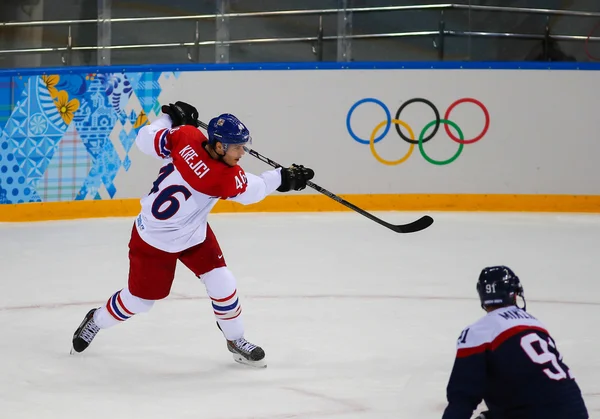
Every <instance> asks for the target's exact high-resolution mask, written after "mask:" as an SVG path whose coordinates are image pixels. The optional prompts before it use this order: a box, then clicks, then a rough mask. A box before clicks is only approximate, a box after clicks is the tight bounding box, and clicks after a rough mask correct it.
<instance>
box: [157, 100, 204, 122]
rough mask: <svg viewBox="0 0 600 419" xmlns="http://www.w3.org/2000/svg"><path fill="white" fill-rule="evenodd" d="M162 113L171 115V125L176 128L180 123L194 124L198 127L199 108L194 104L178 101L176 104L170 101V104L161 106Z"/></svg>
mask: <svg viewBox="0 0 600 419" xmlns="http://www.w3.org/2000/svg"><path fill="white" fill-rule="evenodd" d="M161 110H162V113H165V114H167V115H169V116H170V117H171V121H172V124H171V127H172V128H175V127H178V126H180V125H192V126H194V127H196V128H198V126H199V123H198V110H197V109H196V108H195V107H193V106H192V105H190V104H188V103H185V102H181V101H177V102H175V104H172V103H169V105H163V106H162V107H161Z"/></svg>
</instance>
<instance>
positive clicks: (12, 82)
mask: <svg viewBox="0 0 600 419" xmlns="http://www.w3.org/2000/svg"><path fill="white" fill-rule="evenodd" d="M178 76H179V73H177V72H165V73H160V72H143V73H111V74H77V73H70V74H60V75H40V76H30V77H0V204H11V203H12V204H16V203H23V202H53V201H71V200H84V199H112V198H114V197H115V194H116V193H117V186H116V185H115V178H117V176H118V175H119V173H123V172H127V171H129V170H130V168H131V166H132V164H133V163H132V160H131V159H130V157H129V152H130V151H131V148H132V146H133V144H134V142H135V137H136V135H137V133H138V131H139V130H140V128H141V127H143V126H144V125H146V124H147V123H148V118H149V117H153V116H156V115H158V114H159V113H160V102H159V99H158V98H159V95H160V94H161V92H162V88H161V82H163V83H164V82H165V81H166V80H169V79H170V78H172V77H175V78H177V77H178Z"/></svg>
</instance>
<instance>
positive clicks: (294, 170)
mask: <svg viewBox="0 0 600 419" xmlns="http://www.w3.org/2000/svg"><path fill="white" fill-rule="evenodd" d="M313 177H315V172H314V171H313V170H312V169H309V168H308V167H304V166H302V165H297V164H292V165H291V166H290V167H285V168H283V169H281V185H280V186H279V188H277V190H278V191H279V192H288V191H291V190H294V191H301V190H302V189H304V188H306V182H308V181H309V180H311V179H312V178H313Z"/></svg>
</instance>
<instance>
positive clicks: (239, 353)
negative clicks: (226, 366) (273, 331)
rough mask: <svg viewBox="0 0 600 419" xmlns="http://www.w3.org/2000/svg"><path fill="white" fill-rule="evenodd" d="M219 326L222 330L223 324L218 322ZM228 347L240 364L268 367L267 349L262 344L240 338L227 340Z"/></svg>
mask: <svg viewBox="0 0 600 419" xmlns="http://www.w3.org/2000/svg"><path fill="white" fill-rule="evenodd" d="M217 327H218V328H219V330H220V331H221V332H223V329H221V325H220V324H219V322H217ZM227 349H228V350H229V352H231V353H232V354H233V360H234V361H235V362H239V363H240V364H244V365H250V366H252V367H256V368H266V367H267V363H266V362H265V351H263V349H262V348H261V347H260V346H257V345H254V344H252V343H250V342H248V341H247V340H246V339H244V338H243V337H242V338H239V339H236V340H228V341H227Z"/></svg>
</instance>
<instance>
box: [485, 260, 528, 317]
mask: <svg viewBox="0 0 600 419" xmlns="http://www.w3.org/2000/svg"><path fill="white" fill-rule="evenodd" d="M476 289H477V293H478V294H479V300H480V302H481V307H482V308H483V309H484V310H487V309H488V308H498V307H505V306H511V305H514V306H517V307H519V305H518V302H517V298H518V297H521V299H522V300H523V307H522V308H523V310H525V309H526V307H527V303H526V301H525V294H524V291H523V286H522V285H521V281H520V280H519V277H518V276H517V275H515V273H514V272H513V271H512V270H511V269H510V268H509V267H507V266H503V265H501V266H491V267H487V268H484V269H483V270H482V271H481V273H480V275H479V279H478V281H477V286H476Z"/></svg>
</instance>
